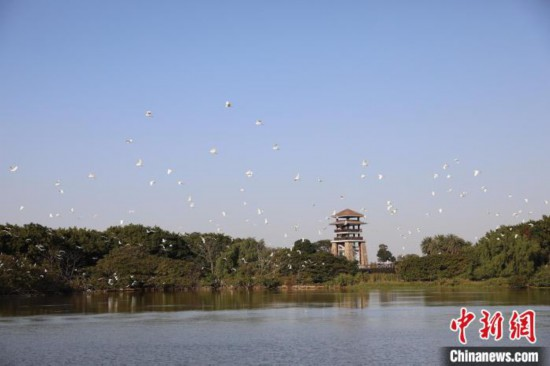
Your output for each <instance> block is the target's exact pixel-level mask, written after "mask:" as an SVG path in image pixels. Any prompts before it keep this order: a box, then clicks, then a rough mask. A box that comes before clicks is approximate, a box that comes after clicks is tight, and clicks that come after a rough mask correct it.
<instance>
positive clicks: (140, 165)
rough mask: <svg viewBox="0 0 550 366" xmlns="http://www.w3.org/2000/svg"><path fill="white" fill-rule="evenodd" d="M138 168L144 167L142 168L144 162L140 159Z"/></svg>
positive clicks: (137, 164)
mask: <svg viewBox="0 0 550 366" xmlns="http://www.w3.org/2000/svg"><path fill="white" fill-rule="evenodd" d="M136 166H137V167H142V166H143V160H141V159H138V161H137V163H136Z"/></svg>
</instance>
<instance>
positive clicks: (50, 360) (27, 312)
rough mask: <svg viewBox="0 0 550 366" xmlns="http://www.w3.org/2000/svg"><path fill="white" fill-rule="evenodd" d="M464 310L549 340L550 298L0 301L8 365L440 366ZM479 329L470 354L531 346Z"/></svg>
mask: <svg viewBox="0 0 550 366" xmlns="http://www.w3.org/2000/svg"><path fill="white" fill-rule="evenodd" d="M461 306H465V307H467V309H468V310H469V311H471V312H474V313H475V314H476V316H477V317H478V318H479V317H481V313H480V311H481V309H487V310H489V311H491V312H494V311H497V310H500V311H501V312H502V313H503V314H504V317H505V321H507V320H508V319H509V318H510V314H511V312H512V311H513V310H517V311H519V312H521V311H523V310H526V309H533V310H535V311H536V313H537V322H536V326H537V328H536V335H537V338H538V342H537V345H538V346H546V345H547V344H548V343H549V340H550V291H508V290H500V291H498V292H486V291H481V290H456V291H452V290H387V291H384V290H371V291H368V292H361V293H351V292H326V291H306V292H279V293H270V292H246V291H243V292H222V293H214V294H212V293H210V292H198V293H164V294H163V293H145V294H136V293H112V294H78V295H73V296H65V297H38V298H21V297H15V298H0V364H2V365H37V364H40V365H112V364H116V365H362V364H368V365H437V364H439V363H440V360H441V359H440V354H439V352H440V348H441V347H446V346H458V345H459V343H458V339H457V334H456V333H453V332H451V331H450V330H449V322H450V320H451V319H452V318H457V317H458V316H459V312H460V307H461ZM476 323H478V324H480V323H479V322H478V321H477V320H476ZM478 324H475V325H472V326H471V327H470V328H468V329H467V336H468V340H469V342H468V345H479V346H481V345H484V346H495V345H498V346H503V345H510V346H528V345H529V343H528V342H527V341H526V340H523V339H522V340H520V341H510V340H508V339H505V340H501V341H500V342H498V343H497V342H495V341H493V340H491V341H482V340H480V339H479V337H478V336H477V331H478V329H479V325H478ZM507 334H508V333H507V329H506V328H505V335H506V337H507Z"/></svg>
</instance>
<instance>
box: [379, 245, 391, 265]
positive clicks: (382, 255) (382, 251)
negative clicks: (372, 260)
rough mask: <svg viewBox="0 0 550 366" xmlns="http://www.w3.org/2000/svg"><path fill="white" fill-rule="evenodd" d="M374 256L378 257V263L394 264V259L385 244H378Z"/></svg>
mask: <svg viewBox="0 0 550 366" xmlns="http://www.w3.org/2000/svg"><path fill="white" fill-rule="evenodd" d="M376 256H377V257H378V261H380V262H388V261H389V262H395V257H394V256H393V254H392V253H391V252H390V251H389V250H388V246H387V245H386V244H380V245H379V246H378V252H377V253H376Z"/></svg>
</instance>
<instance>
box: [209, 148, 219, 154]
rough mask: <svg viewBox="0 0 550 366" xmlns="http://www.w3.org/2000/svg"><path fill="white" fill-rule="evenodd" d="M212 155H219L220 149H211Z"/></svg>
mask: <svg viewBox="0 0 550 366" xmlns="http://www.w3.org/2000/svg"><path fill="white" fill-rule="evenodd" d="M210 154H212V155H217V154H218V149H216V148H215V147H213V148H211V149H210Z"/></svg>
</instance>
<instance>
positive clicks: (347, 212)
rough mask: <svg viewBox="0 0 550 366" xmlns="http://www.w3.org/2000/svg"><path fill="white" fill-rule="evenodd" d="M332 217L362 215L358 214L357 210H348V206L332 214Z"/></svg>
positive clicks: (361, 215)
mask: <svg viewBox="0 0 550 366" xmlns="http://www.w3.org/2000/svg"><path fill="white" fill-rule="evenodd" d="M332 217H364V215H363V214H360V213H359V212H355V211H353V210H350V209H349V208H346V209H345V210H343V211H340V212H338V213H337V214H335V215H332Z"/></svg>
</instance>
